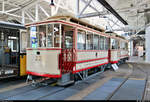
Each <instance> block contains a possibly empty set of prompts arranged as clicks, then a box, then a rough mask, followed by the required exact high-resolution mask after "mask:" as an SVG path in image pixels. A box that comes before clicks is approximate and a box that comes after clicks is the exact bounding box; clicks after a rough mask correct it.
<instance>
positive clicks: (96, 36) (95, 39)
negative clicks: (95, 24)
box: [93, 35, 99, 50]
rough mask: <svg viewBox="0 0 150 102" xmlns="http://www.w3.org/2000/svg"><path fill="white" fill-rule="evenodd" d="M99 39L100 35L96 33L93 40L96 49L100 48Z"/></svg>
mask: <svg viewBox="0 0 150 102" xmlns="http://www.w3.org/2000/svg"><path fill="white" fill-rule="evenodd" d="M98 39H99V35H94V40H93V44H94V50H98V49H99V46H98Z"/></svg>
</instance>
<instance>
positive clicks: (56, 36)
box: [54, 24, 60, 47]
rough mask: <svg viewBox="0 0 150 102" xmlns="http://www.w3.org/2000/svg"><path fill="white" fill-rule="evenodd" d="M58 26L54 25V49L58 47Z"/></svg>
mask: <svg viewBox="0 0 150 102" xmlns="http://www.w3.org/2000/svg"><path fill="white" fill-rule="evenodd" d="M59 40H60V39H59V24H55V25H54V47H59Z"/></svg>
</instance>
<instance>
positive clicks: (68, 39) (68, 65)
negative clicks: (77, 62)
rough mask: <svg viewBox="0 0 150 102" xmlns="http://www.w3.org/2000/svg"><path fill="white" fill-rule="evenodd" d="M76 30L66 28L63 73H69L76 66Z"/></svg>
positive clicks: (64, 32) (63, 38)
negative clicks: (74, 42) (74, 39)
mask: <svg viewBox="0 0 150 102" xmlns="http://www.w3.org/2000/svg"><path fill="white" fill-rule="evenodd" d="M73 33H74V30H64V31H63V37H62V73H69V72H72V71H73V67H74V58H75V53H74V46H73V45H74V44H73Z"/></svg>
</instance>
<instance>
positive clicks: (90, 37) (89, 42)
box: [86, 33, 93, 50]
mask: <svg viewBox="0 0 150 102" xmlns="http://www.w3.org/2000/svg"><path fill="white" fill-rule="evenodd" d="M86 38H87V39H86V49H87V50H93V34H92V33H87V37H86Z"/></svg>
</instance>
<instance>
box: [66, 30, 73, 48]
mask: <svg viewBox="0 0 150 102" xmlns="http://www.w3.org/2000/svg"><path fill="white" fill-rule="evenodd" d="M65 48H67V49H71V48H73V31H65Z"/></svg>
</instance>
